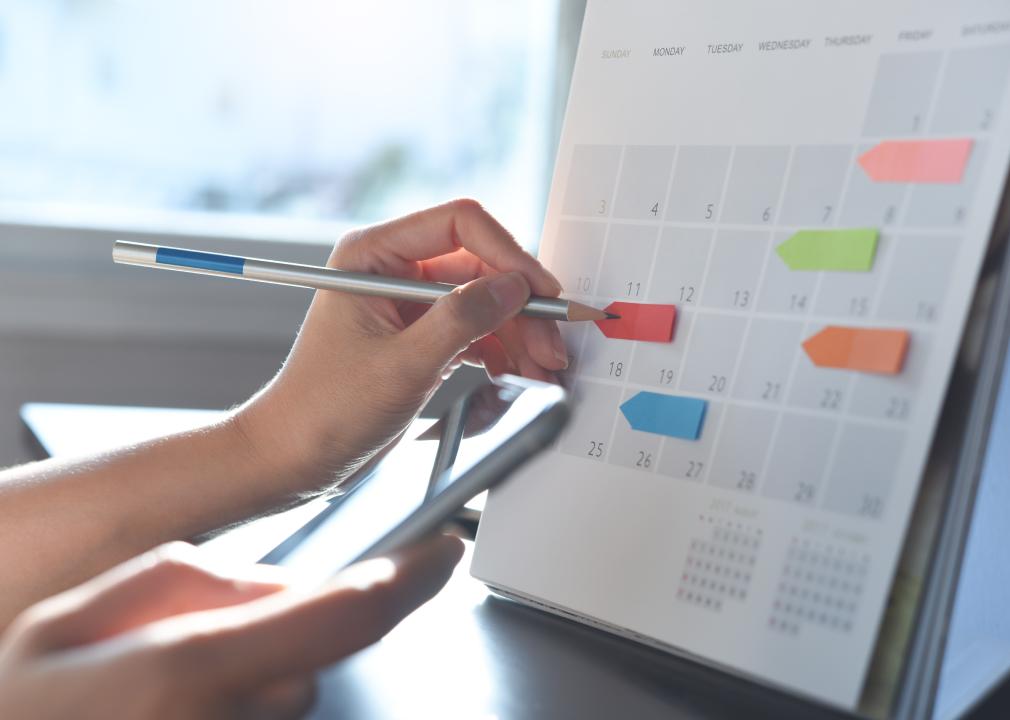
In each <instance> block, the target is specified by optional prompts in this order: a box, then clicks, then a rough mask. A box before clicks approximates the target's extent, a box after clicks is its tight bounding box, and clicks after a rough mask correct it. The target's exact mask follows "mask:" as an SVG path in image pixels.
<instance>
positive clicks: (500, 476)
mask: <svg viewBox="0 0 1010 720" xmlns="http://www.w3.org/2000/svg"><path fill="white" fill-rule="evenodd" d="M570 412H571V407H570V403H569V396H568V394H567V393H566V392H565V390H564V389H562V388H561V387H558V386H557V385H550V384H548V383H541V382H537V381H534V380H527V379H525V378H519V377H514V376H510V375H506V376H502V377H501V378H498V379H496V380H495V381H494V382H489V383H488V384H486V385H482V386H480V387H477V388H476V389H474V390H473V391H471V392H470V393H468V394H466V395H465V396H463V397H462V398H460V399H459V400H458V401H456V402H455V403H454V404H453V405H452V406H451V407H450V409H449V410H448V412H447V413H446V414H445V415H444V416H443V417H442V418H441V419H440V420H438V421H437V422H435V423H434V424H432V425H430V426H429V427H427V428H423V429H422V430H421V431H420V432H417V433H416V434H415V435H414V436H413V437H408V438H405V439H404V440H401V441H400V443H399V444H398V445H397V446H396V448H395V449H394V450H393V451H392V452H390V453H389V455H387V456H386V457H385V458H384V459H383V460H382V461H381V462H380V463H379V464H378V465H377V467H376V468H375V469H374V470H373V471H372V472H370V473H369V474H368V475H367V476H366V477H364V479H362V480H361V481H360V482H358V483H357V484H356V485H355V486H354V488H353V489H352V490H350V491H348V492H347V493H346V494H344V495H342V496H341V497H340V498H338V499H337V500H335V501H334V502H333V503H332V504H331V506H330V507H329V508H327V509H326V510H324V511H323V513H321V514H320V515H319V516H317V517H316V518H315V519H314V520H313V521H312V522H311V523H309V525H307V526H306V527H305V528H303V529H302V530H301V531H299V533H296V535H294V536H292V537H291V538H289V539H288V540H286V541H285V542H284V543H282V544H281V545H279V546H278V547H277V548H276V549H275V550H274V551H272V552H271V553H269V554H268V555H267V557H266V558H264V562H269V563H274V564H278V565H282V566H285V567H290V568H292V569H294V570H296V571H297V572H298V573H299V574H300V575H302V576H304V577H308V578H312V579H316V580H319V581H323V580H325V579H327V578H329V577H330V576H332V575H334V574H335V573H337V572H339V571H340V570H342V569H343V568H345V567H347V566H348V565H351V564H353V563H355V562H358V561H361V560H366V559H368V558H372V557H379V556H382V555H387V554H389V553H392V552H395V551H397V550H399V549H401V548H405V547H407V546H409V545H411V544H412V543H415V542H417V541H418V540H421V539H423V538H425V537H427V536H428V535H431V534H432V533H434V532H436V531H438V530H439V528H441V527H442V526H443V525H444V524H445V523H446V522H447V521H449V520H450V519H452V518H453V516H454V515H455V514H456V513H457V512H458V511H460V510H461V509H462V508H463V506H464V505H465V504H466V503H467V502H468V501H469V500H471V499H472V498H473V497H475V496H476V495H479V494H480V493H482V492H484V491H485V490H488V489H490V488H491V487H493V486H494V485H497V484H498V483H500V482H502V481H504V480H505V479H506V478H508V477H509V476H510V475H511V474H512V473H513V472H515V470H516V469H517V468H519V467H520V466H521V465H523V464H524V463H526V462H527V461H528V460H530V459H531V458H532V457H534V456H535V455H537V454H538V453H539V452H540V451H541V450H543V449H545V448H546V447H547V446H549V445H550V444H551V443H552V442H554V440H555V439H556V438H557V436H558V434H559V433H560V432H561V429H562V428H563V427H564V426H565V424H566V423H567V421H568V418H569V415H570Z"/></svg>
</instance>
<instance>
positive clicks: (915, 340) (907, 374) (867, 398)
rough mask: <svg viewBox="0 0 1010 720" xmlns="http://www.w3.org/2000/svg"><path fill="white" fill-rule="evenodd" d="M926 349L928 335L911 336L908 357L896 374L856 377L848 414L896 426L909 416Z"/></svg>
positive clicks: (912, 409)
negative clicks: (892, 423) (885, 421)
mask: <svg viewBox="0 0 1010 720" xmlns="http://www.w3.org/2000/svg"><path fill="white" fill-rule="evenodd" d="M929 346H930V336H929V334H928V333H923V332H915V333H912V339H911V342H910V343H909V346H908V358H907V359H906V360H905V367H904V368H903V369H902V371H901V373H900V374H898V375H869V374H867V375H859V376H858V377H857V378H856V380H855V385H854V386H853V388H852V402H851V403H850V405H849V413H850V414H852V415H859V416H861V417H866V418H872V419H874V420H893V421H894V422H896V423H900V422H903V421H905V420H907V419H908V418H910V417H912V414H913V413H914V412H915V409H916V408H915V398H916V396H917V395H918V393H919V391H920V390H921V387H922V381H923V377H924V376H925V372H926V363H927V361H928V360H929Z"/></svg>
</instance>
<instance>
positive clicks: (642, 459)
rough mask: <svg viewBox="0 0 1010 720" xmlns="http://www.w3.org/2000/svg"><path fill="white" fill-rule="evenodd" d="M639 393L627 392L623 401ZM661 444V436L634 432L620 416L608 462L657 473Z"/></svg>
mask: <svg viewBox="0 0 1010 720" xmlns="http://www.w3.org/2000/svg"><path fill="white" fill-rule="evenodd" d="M637 392H638V391H637V390H628V391H626V392H625V393H624V398H623V400H629V399H631V397H632V396H634V395H635V394H636V393H637ZM623 400H622V402H623ZM661 442H662V438H661V437H660V436H659V435H654V434H652V433H647V432H639V431H637V430H632V429H631V425H630V424H629V423H628V421H627V419H626V418H625V417H624V416H623V415H621V414H618V417H617V423H616V425H615V426H614V436H613V439H612V440H611V448H610V453H609V455H608V459H607V462H609V463H611V464H613V465H621V466H623V467H627V468H631V469H632V470H638V471H640V472H655V470H656V464H657V462H658V460H659V446H660V443H661Z"/></svg>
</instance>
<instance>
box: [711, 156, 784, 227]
mask: <svg viewBox="0 0 1010 720" xmlns="http://www.w3.org/2000/svg"><path fill="white" fill-rule="evenodd" d="M788 163H789V148H787V147H751V146H744V147H738V148H737V149H736V154H735V155H734V156H733V163H732V167H731V169H730V176H729V185H728V187H727V188H726V208H725V210H724V211H723V214H722V221H723V222H727V223H742V224H745V225H771V224H772V223H774V222H775V216H776V215H777V214H778V200H779V193H780V192H781V190H782V181H783V178H784V177H785V174H786V165H788Z"/></svg>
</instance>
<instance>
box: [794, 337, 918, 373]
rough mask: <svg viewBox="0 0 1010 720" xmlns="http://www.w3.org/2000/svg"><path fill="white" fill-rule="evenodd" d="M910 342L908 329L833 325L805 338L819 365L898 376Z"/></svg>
mask: <svg viewBox="0 0 1010 720" xmlns="http://www.w3.org/2000/svg"><path fill="white" fill-rule="evenodd" d="M908 343H909V334H908V331H907V330H883V329H876V328H855V327H839V326H836V325H832V326H829V327H826V328H824V329H823V330H821V331H820V332H819V333H817V334H816V335H814V336H813V337H811V338H809V339H808V340H806V341H804V343H803V349H804V351H806V353H807V355H808V356H809V357H810V359H811V360H812V361H813V363H814V365H816V366H818V367H825V368H838V369H840V370H857V371H859V372H867V373H881V374H883V375H897V374H898V373H900V372H901V368H902V366H903V365H904V364H905V355H906V354H907V353H908Z"/></svg>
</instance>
